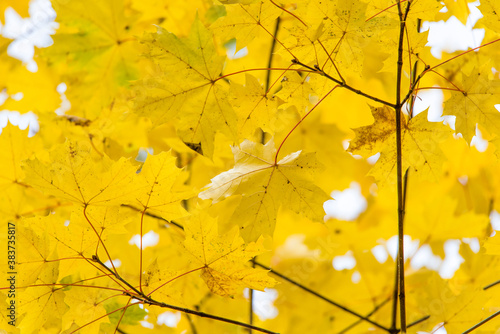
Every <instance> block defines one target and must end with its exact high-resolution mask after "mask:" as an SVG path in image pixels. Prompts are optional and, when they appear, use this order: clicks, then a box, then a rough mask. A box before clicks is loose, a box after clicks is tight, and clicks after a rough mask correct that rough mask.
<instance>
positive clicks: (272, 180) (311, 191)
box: [199, 140, 329, 241]
mask: <svg viewBox="0 0 500 334" xmlns="http://www.w3.org/2000/svg"><path fill="white" fill-rule="evenodd" d="M233 154H234V160H235V166H234V168H232V169H230V170H228V171H226V172H223V173H221V174H219V175H218V176H216V177H214V178H213V179H212V183H211V184H210V185H209V186H208V189H207V190H205V191H203V192H201V193H200V194H199V197H200V198H202V199H212V200H213V202H214V203H217V202H218V201H221V200H223V199H224V198H225V197H228V196H231V195H241V201H240V203H239V205H238V207H237V208H236V210H235V212H234V214H233V215H232V217H231V218H230V221H231V223H232V224H234V225H239V226H240V227H241V235H242V236H243V238H244V239H245V240H246V241H255V240H257V239H258V238H259V236H260V235H261V234H268V235H272V233H273V231H274V226H275V223H276V214H277V212H278V209H279V208H280V206H283V207H285V208H288V209H291V210H293V211H295V212H297V213H299V214H302V215H304V216H306V217H308V218H310V219H313V220H315V221H323V217H324V215H325V213H324V210H323V203H324V202H325V201H326V200H328V199H329V196H328V195H326V194H325V193H324V191H323V190H321V189H320V188H319V187H318V186H316V185H315V184H314V183H313V176H314V174H315V173H316V172H318V171H319V170H320V169H321V167H320V165H319V163H318V162H317V161H316V159H315V154H314V153H306V154H301V151H298V152H295V153H292V154H289V155H288V156H286V157H284V158H283V159H281V160H280V161H278V162H275V155H276V149H275V147H274V141H273V140H270V141H268V142H267V144H265V145H262V144H258V143H254V142H251V141H249V140H245V141H244V142H243V143H241V144H240V146H239V147H233Z"/></svg>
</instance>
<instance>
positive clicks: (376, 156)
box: [366, 152, 380, 165]
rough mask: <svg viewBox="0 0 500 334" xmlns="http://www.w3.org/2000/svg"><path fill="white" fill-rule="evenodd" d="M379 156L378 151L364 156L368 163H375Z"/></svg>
mask: <svg viewBox="0 0 500 334" xmlns="http://www.w3.org/2000/svg"><path fill="white" fill-rule="evenodd" d="M379 158H380V152H378V153H375V154H374V155H372V156H371V157H368V158H366V162H368V163H369V164H370V165H375V163H376V162H377V161H378V159H379Z"/></svg>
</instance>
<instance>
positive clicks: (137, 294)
mask: <svg viewBox="0 0 500 334" xmlns="http://www.w3.org/2000/svg"><path fill="white" fill-rule="evenodd" d="M92 259H93V260H94V261H95V262H97V263H99V264H100V265H101V266H102V267H104V268H105V269H106V270H107V271H109V272H111V273H113V274H114V275H115V277H116V278H117V279H119V280H120V281H122V282H123V283H124V284H125V285H127V286H128V287H129V288H130V289H131V290H132V291H134V292H135V294H133V293H131V292H128V291H123V294H124V295H126V296H129V297H132V298H134V299H136V300H138V301H140V302H142V303H144V304H148V305H153V306H158V307H163V308H168V309H171V310H176V311H180V312H183V313H186V314H193V315H196V316H198V317H202V318H207V319H213V320H217V321H221V322H226V323H229V324H233V325H237V326H240V327H244V328H248V329H253V330H256V331H259V332H262V333H267V334H278V333H276V332H272V331H270V330H267V329H264V328H260V327H257V326H253V325H249V324H245V323H243V322H240V321H236V320H231V319H228V318H223V317H219V316H216V315H213V314H208V313H205V312H200V311H195V310H191V309H188V308H184V307H179V306H175V305H170V304H167V303H163V302H160V301H157V300H155V299H153V298H151V297H149V296H147V295H146V294H144V293H142V292H141V291H139V290H137V289H136V288H135V287H133V286H132V285H131V284H130V283H128V282H127V281H125V280H124V279H123V278H121V277H120V276H119V275H118V274H117V273H114V272H113V271H112V270H111V269H110V268H108V267H107V266H106V265H105V264H104V263H102V261H101V260H99V258H98V257H97V256H93V258H92Z"/></svg>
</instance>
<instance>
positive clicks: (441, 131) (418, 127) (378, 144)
mask: <svg viewBox="0 0 500 334" xmlns="http://www.w3.org/2000/svg"><path fill="white" fill-rule="evenodd" d="M372 112H373V117H374V118H375V123H374V124H373V125H369V126H366V127H361V128H359V129H355V130H354V132H355V133H356V138H355V139H354V140H352V141H351V143H350V145H349V151H350V152H352V153H355V154H361V155H363V156H365V157H369V156H372V155H374V154H376V153H378V152H380V154H381V155H380V159H379V160H378V161H377V163H376V164H375V166H374V168H373V169H372V171H371V172H370V173H371V175H373V176H375V177H376V178H377V179H378V180H382V181H383V182H389V183H393V182H394V180H395V178H396V176H395V174H396V157H397V152H396V151H397V150H396V122H395V120H396V115H395V112H394V110H393V109H390V108H389V107H381V108H372ZM401 120H402V122H403V124H401V127H402V129H401V132H402V133H401V141H402V146H401V149H402V160H403V171H405V170H406V169H407V168H408V167H411V169H412V172H416V173H417V175H418V176H419V177H422V178H424V179H431V180H437V179H439V177H440V176H441V168H442V163H443V161H444V154H443V152H442V150H441V148H440V146H439V143H441V142H442V141H443V140H445V139H446V138H448V137H449V136H451V130H450V129H449V128H448V127H446V126H444V125H443V124H441V123H437V122H429V121H428V120H427V112H426V111H425V112H422V113H420V114H418V115H417V116H415V117H414V118H412V119H410V120H409V121H405V117H404V115H402V116H401Z"/></svg>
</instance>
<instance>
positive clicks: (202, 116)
mask: <svg viewBox="0 0 500 334" xmlns="http://www.w3.org/2000/svg"><path fill="white" fill-rule="evenodd" d="M143 43H144V44H146V45H147V46H148V47H149V50H150V51H149V57H150V58H151V59H152V60H153V62H154V63H155V64H156V67H157V68H156V72H155V73H154V74H153V75H152V77H151V78H148V79H146V80H144V81H141V82H140V84H139V85H137V86H136V88H137V93H136V95H137V97H136V100H135V111H136V112H137V113H138V114H139V115H143V116H147V117H149V118H151V120H152V121H153V123H154V124H156V125H161V124H163V123H165V122H166V121H170V120H171V119H172V118H175V117H176V118H177V119H178V128H177V129H178V133H179V134H180V136H181V138H182V139H183V140H184V141H186V142H189V143H200V142H201V145H202V148H203V153H204V154H205V155H207V156H210V157H211V156H212V154H213V150H214V143H213V141H214V139H215V134H216V133H217V132H222V133H224V134H225V135H226V136H228V137H230V138H233V137H235V125H236V115H235V113H234V110H233V109H232V107H231V105H230V104H229V102H228V100H227V89H226V87H224V86H223V85H222V83H221V82H220V81H219V80H218V78H219V76H220V73H221V72H222V68H223V66H224V59H225V57H224V56H220V55H219V54H218V53H217V50H216V49H215V45H214V42H213V38H212V34H211V33H210V32H209V31H208V30H207V29H206V28H205V27H204V26H203V24H202V23H201V22H200V21H199V20H198V19H197V20H195V22H194V24H193V26H192V28H191V33H190V34H189V36H188V37H187V38H182V39H181V38H178V37H177V36H175V35H174V34H172V33H169V32H168V31H166V30H164V29H162V28H160V27H158V31H157V32H156V33H155V34H149V35H146V37H145V38H144V39H143Z"/></svg>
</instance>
